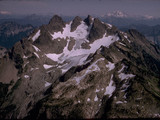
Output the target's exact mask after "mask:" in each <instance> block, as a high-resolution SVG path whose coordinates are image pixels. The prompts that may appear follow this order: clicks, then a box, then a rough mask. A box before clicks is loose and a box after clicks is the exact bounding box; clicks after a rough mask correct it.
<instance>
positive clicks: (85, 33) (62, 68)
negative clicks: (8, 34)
mask: <svg viewBox="0 0 160 120" xmlns="http://www.w3.org/2000/svg"><path fill="white" fill-rule="evenodd" d="M159 73H160V49H159V48H157V47H156V46H155V45H154V44H153V43H150V42H149V41H147V40H146V38H145V37H144V36H143V35H142V34H140V33H139V32H137V31H136V30H128V31H126V32H122V31H120V30H118V29H117V28H116V27H115V26H113V25H110V24H107V23H104V22H101V21H100V20H99V19H98V18H92V17H91V16H88V17H87V18H86V19H84V20H82V19H81V18H80V17H78V16H77V17H75V19H74V20H73V21H71V22H69V23H65V22H64V21H63V20H62V18H61V17H59V16H58V15H55V16H53V18H52V19H51V20H50V22H49V24H48V25H43V26H41V27H39V28H38V29H36V30H34V32H33V33H32V34H31V35H29V36H28V37H27V38H24V39H22V40H21V41H20V42H17V43H16V44H15V45H14V47H13V48H12V49H11V50H10V51H8V52H5V54H3V56H2V57H1V58H0V118H1V119H2V118H3V119H4V118H5V119H56V118H57V119H70V118H74V119H76V118H79V119H80V118H82V119H92V118H160V74H159Z"/></svg>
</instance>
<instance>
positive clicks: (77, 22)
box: [71, 16, 82, 32]
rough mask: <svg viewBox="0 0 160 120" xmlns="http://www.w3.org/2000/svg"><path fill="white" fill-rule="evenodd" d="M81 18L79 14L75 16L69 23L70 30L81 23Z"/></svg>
mask: <svg viewBox="0 0 160 120" xmlns="http://www.w3.org/2000/svg"><path fill="white" fill-rule="evenodd" d="M81 21H82V19H81V18H80V17H79V16H76V17H75V18H74V20H73V22H72V24H71V32H73V31H74V30H76V28H77V27H78V26H79V25H80V24H81Z"/></svg>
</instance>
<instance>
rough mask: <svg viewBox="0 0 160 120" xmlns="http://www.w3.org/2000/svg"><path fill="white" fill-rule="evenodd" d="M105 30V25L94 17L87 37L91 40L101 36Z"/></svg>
mask: <svg viewBox="0 0 160 120" xmlns="http://www.w3.org/2000/svg"><path fill="white" fill-rule="evenodd" d="M105 32H106V27H105V25H104V24H103V23H102V22H101V21H100V20H99V19H97V18H95V19H94V22H93V25H92V28H91V30H90V33H89V36H88V39H89V41H91V42H93V41H94V40H97V39H99V38H102V37H103V35H104V34H105Z"/></svg>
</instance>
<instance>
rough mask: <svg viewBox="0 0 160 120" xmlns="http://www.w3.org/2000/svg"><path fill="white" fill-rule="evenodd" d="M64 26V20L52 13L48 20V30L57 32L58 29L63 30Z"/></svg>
mask: <svg viewBox="0 0 160 120" xmlns="http://www.w3.org/2000/svg"><path fill="white" fill-rule="evenodd" d="M64 26H65V23H64V21H63V20H62V18H61V17H59V16H58V15H54V16H53V17H52V18H51V20H50V21H49V24H48V26H47V27H48V29H49V30H50V32H52V33H53V32H58V31H61V32H62V31H63V27H64Z"/></svg>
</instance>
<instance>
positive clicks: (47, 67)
mask: <svg viewBox="0 0 160 120" xmlns="http://www.w3.org/2000/svg"><path fill="white" fill-rule="evenodd" d="M43 67H44V69H49V68H51V67H53V65H47V64H44V65H43Z"/></svg>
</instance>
